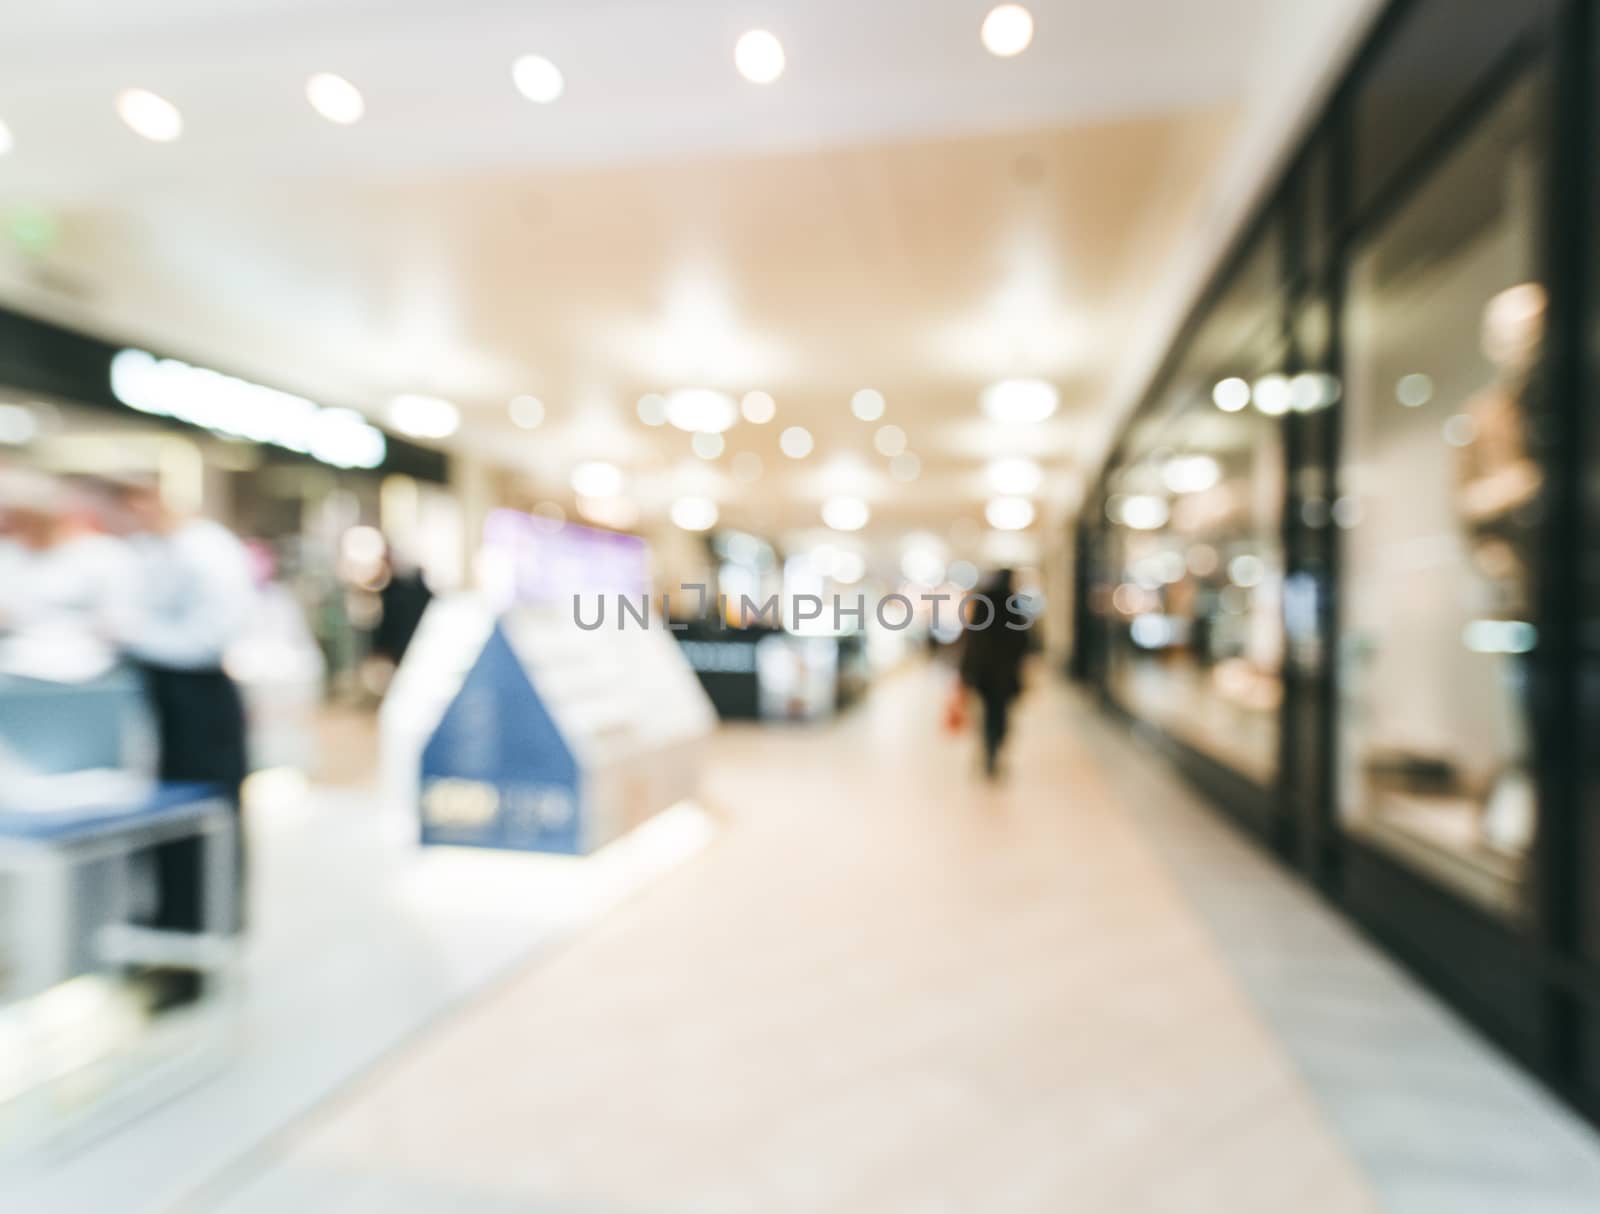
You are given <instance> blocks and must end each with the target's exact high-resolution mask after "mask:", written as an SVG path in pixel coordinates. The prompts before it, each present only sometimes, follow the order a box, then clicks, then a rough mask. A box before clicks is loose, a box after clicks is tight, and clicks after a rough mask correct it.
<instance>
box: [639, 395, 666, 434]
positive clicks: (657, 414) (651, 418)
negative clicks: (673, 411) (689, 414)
mask: <svg viewBox="0 0 1600 1214" xmlns="http://www.w3.org/2000/svg"><path fill="white" fill-rule="evenodd" d="M639 420H640V421H642V422H643V423H644V424H645V425H647V426H664V425H666V424H667V398H666V397H665V396H660V395H658V394H656V393H654V392H646V393H645V394H644V395H643V396H641V397H640V398H639Z"/></svg>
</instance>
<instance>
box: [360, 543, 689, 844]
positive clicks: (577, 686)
mask: <svg viewBox="0 0 1600 1214" xmlns="http://www.w3.org/2000/svg"><path fill="white" fill-rule="evenodd" d="M484 556H485V559H484V561H483V564H484V565H485V567H486V568H487V569H489V570H491V571H492V576H491V579H490V581H491V587H492V588H491V591H490V593H489V594H488V595H486V596H478V595H454V596H445V597H443V598H438V599H435V600H434V601H433V602H432V603H431V604H430V605H429V607H428V610H427V612H426V613H425V614H424V615H423V618H422V623H421V625H420V627H419V628H418V630H417V634H416V636H415V638H414V639H413V641H412V643H411V645H410V647H409V648H408V650H407V651H406V655H405V658H404V659H403V660H402V661H401V663H400V666H399V668H398V669H397V671H396V672H395V678H394V681H393V683H392V684H391V685H390V689H389V694H388V696H387V697H386V699H385V701H384V705H383V709H382V712H381V715H380V737H381V744H382V751H383V755H382V763H383V770H384V773H385V788H386V789H387V791H388V795H389V796H390V797H391V798H393V799H395V800H396V802H397V803H399V804H403V805H405V806H407V807H410V808H414V810H415V811H416V812H417V813H418V814H419V816H420V820H421V838H422V841H423V842H424V843H428V844H456V845H463V846H475V847H496V848H506V849H513V850H532V851H555V852H566V853H574V854H585V853H588V852H590V851H593V850H594V849H596V848H598V847H601V846H603V845H604V844H606V843H608V842H610V841H611V840H612V839H615V838H617V837H618V836H619V835H621V834H623V833H625V832H626V831H628V830H630V829H631V828H632V827H634V826H636V825H638V824H639V823H640V822H642V821H643V820H644V819H645V818H647V817H649V816H651V815H652V814H655V813H658V812H660V811H661V810H664V809H667V808H668V807H669V806H671V805H673V804H675V803H676V802H678V801H681V800H683V799H685V798H687V797H688V796H690V795H691V794H692V793H693V791H694V787H695V782H696V778H697V775H698V771H699V764H700V754H701V749H702V743H703V741H704V738H705V736H706V735H707V734H708V733H709V732H710V730H711V728H712V726H713V725H714V724H715V720H716V717H715V713H714V712H713V710H712V707H711V703H710V701H709V700H708V699H707V698H706V694H705V692H704V691H703V690H702V689H701V687H700V685H699V683H698V682H697V681H696V679H695V676H694V672H693V671H692V670H691V669H690V666H689V663H688V662H687V661H686V660H685V658H684V655H683V653H682V651H681V650H680V648H679V646H678V645H677V643H676V642H675V641H674V640H673V637H672V634H671V633H670V632H669V631H667V630H666V629H665V627H663V626H662V625H661V623H660V622H659V621H657V622H656V623H655V624H653V625H652V626H649V627H646V626H643V625H632V624H630V625H629V626H621V621H619V620H614V621H613V622H612V624H611V625H610V626H606V627H601V628H586V627H580V624H579V612H578V610H577V608H578V603H579V601H586V600H587V599H588V598H589V597H591V596H594V595H607V596H610V595H614V594H633V592H634V591H635V590H636V589H637V587H638V586H639V585H640V583H641V581H642V580H643V579H644V577H645V575H646V573H647V570H648V557H649V553H648V549H647V548H646V547H645V546H644V544H643V542H642V541H640V540H638V539H636V538H635V537H632V536H621V535H616V534H613V533H610V532H604V531H598V530H595V529H591V528H586V527H574V526H570V525H568V526H565V527H559V526H558V527H552V526H550V525H549V524H548V523H547V522H546V520H542V519H535V518H532V517H530V516H527V515H517V514H515V513H514V512H512V511H499V512H496V514H495V515H494V516H493V517H492V518H491V526H490V527H489V528H487V529H486V535H485V554H484ZM586 618H592V616H591V617H586Z"/></svg>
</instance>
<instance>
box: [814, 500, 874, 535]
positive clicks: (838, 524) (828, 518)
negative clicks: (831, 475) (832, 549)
mask: <svg viewBox="0 0 1600 1214" xmlns="http://www.w3.org/2000/svg"><path fill="white" fill-rule="evenodd" d="M871 518H872V511H871V510H870V509H869V508H868V506H867V503H866V502H864V501H862V500H861V499H860V498H859V497H830V498H829V499H828V500H827V501H825V502H823V503H822V521H823V522H824V523H826V524H827V525H828V526H829V527H832V528H833V529H834V530H835V531H860V530H861V529H862V528H863V527H865V526H866V525H867V523H868V521H869V520H870V519H871Z"/></svg>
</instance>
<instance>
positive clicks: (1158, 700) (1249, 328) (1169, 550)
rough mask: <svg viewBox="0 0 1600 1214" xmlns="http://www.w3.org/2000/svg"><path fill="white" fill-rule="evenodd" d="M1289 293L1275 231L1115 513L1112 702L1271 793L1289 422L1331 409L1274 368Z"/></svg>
mask: <svg viewBox="0 0 1600 1214" xmlns="http://www.w3.org/2000/svg"><path fill="white" fill-rule="evenodd" d="M1280 281H1281V280H1280V275H1279V272H1278V247H1277V243H1276V228H1274V227H1271V226H1269V227H1268V228H1267V229H1266V233H1265V235H1264V236H1263V237H1262V238H1261V239H1260V240H1259V241H1258V242H1257V243H1256V245H1255V246H1254V247H1253V248H1252V250H1251V251H1250V252H1249V253H1248V254H1247V255H1246V256H1244V257H1243V258H1241V259H1240V262H1239V264H1238V268H1237V269H1236V271H1235V273H1234V274H1233V275H1232V277H1231V279H1230V282H1229V285H1228V287H1227V288H1226V289H1225V290H1224V291H1223V292H1221V294H1220V295H1219V296H1218V298H1217V299H1216V300H1215V301H1214V302H1213V304H1212V305H1211V307H1210V309H1209V310H1208V313H1207V318H1206V320H1205V322H1204V323H1203V324H1202V325H1201V326H1200V327H1199V329H1198V330H1197V331H1196V333H1195V335H1194V337H1193V340H1192V341H1191V342H1190V344H1189V346H1188V348H1187V352H1186V354H1185V356H1184V358H1183V359H1182V360H1181V362H1180V363H1179V364H1178V367H1177V369H1176V371H1175V373H1174V375H1173V377H1172V380H1171V383H1170V385H1169V387H1168V389H1167V391H1166V392H1165V394H1164V403H1165V405H1166V408H1165V409H1164V410H1162V411H1161V412H1159V413H1157V414H1154V415H1152V416H1151V417H1150V418H1149V419H1147V420H1146V421H1145V422H1143V423H1142V424H1140V425H1138V426H1136V427H1135V428H1134V429H1133V430H1132V431H1131V432H1130V435H1129V441H1128V445H1127V448H1126V450H1127V451H1128V457H1127V458H1126V459H1125V460H1124V461H1123V463H1122V465H1121V466H1120V467H1119V468H1117V469H1116V470H1115V471H1114V472H1113V474H1112V479H1111V484H1110V495H1109V496H1108V498H1107V500H1106V503H1105V512H1106V516H1107V521H1108V523H1109V525H1110V531H1109V537H1108V538H1109V541H1110V542H1109V545H1108V547H1109V553H1108V555H1109V558H1110V559H1109V561H1108V562H1107V572H1108V573H1109V575H1110V581H1111V586H1110V590H1109V594H1108V596H1107V598H1108V602H1106V603H1105V604H1104V608H1103V610H1104V613H1105V615H1106V617H1107V618H1108V619H1109V621H1110V631H1111V634H1112V637H1113V643H1112V646H1111V652H1110V659H1111V660H1110V669H1109V670H1108V672H1107V673H1108V683H1109V687H1110V690H1111V693H1112V694H1113V695H1114V696H1115V697H1117V699H1118V701H1119V702H1120V703H1121V704H1122V705H1123V706H1124V707H1125V708H1127V709H1128V711H1130V712H1131V713H1133V714H1134V715H1136V716H1138V717H1140V718H1142V719H1144V720H1147V721H1150V722H1152V723H1154V724H1156V725H1159V726H1160V727H1161V728H1162V729H1163V730H1164V731H1165V732H1166V733H1168V734H1169V735H1171V736H1173V737H1175V738H1177V739H1178V740H1180V741H1182V742H1184V743H1185V744H1186V745H1188V746H1190V747H1192V748H1194V749H1195V750H1198V751H1201V752H1203V753H1205V754H1207V755H1209V756H1210V757H1212V758H1214V759H1216V760H1217V761H1218V762H1219V763H1221V764H1223V765H1224V766H1226V767H1229V768H1232V769H1233V770H1235V771H1237V772H1239V773H1240V774H1242V775H1244V776H1246V777H1247V778H1249V779H1251V780H1254V781H1256V782H1258V783H1260V784H1263V785H1267V784H1271V783H1272V782H1273V780H1274V778H1275V777H1276V775H1277V770H1278V746H1279V710H1280V706H1281V704H1282V700H1283V680H1282V670H1283V649H1284V634H1283V574H1284V560H1283V542H1282V536H1283V500H1284V487H1285V486H1284V452H1283V441H1282V426H1283V417H1284V415H1286V414H1287V413H1289V412H1290V411H1292V410H1293V409H1295V408H1317V407H1321V406H1322V405H1323V404H1324V403H1325V402H1324V401H1322V400H1321V398H1320V397H1319V398H1318V399H1317V400H1315V401H1313V400H1312V399H1311V398H1310V397H1309V396H1307V395H1306V391H1305V390H1306V388H1307V386H1308V384H1307V383H1300V384H1298V385H1297V384H1295V383H1294V382H1293V381H1291V380H1290V379H1289V378H1287V377H1286V376H1284V375H1282V374H1279V373H1278V372H1277V371H1276V369H1275V368H1277V367H1279V366H1281V365H1282V359H1283V357H1284V350H1285V343H1284V340H1283V333H1282V321H1281V317H1282V312H1281V305H1280V302H1279V293H1278V292H1279V283H1280ZM1297 402H1298V403H1297Z"/></svg>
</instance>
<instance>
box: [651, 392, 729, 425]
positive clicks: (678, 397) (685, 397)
mask: <svg viewBox="0 0 1600 1214" xmlns="http://www.w3.org/2000/svg"><path fill="white" fill-rule="evenodd" d="M667 420H668V421H669V422H671V423H672V424H673V425H674V426H676V427H677V428H678V429H680V430H687V431H689V432H690V433H704V434H721V433H722V432H723V431H724V430H726V429H728V428H729V427H730V426H732V425H733V424H734V422H736V421H738V420H739V406H738V405H736V404H734V403H733V397H731V396H729V395H728V394H727V393H725V392H716V391H713V390H712V389H710V388H682V389H680V390H678V391H677V392H674V393H673V394H672V395H671V396H669V397H667Z"/></svg>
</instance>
